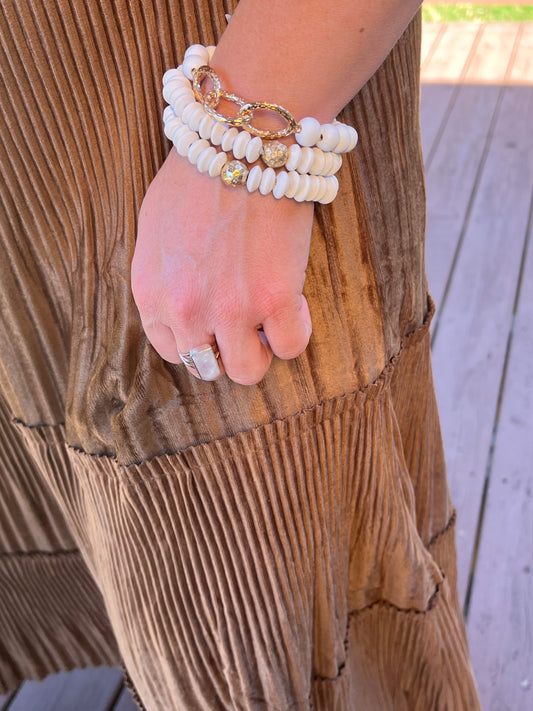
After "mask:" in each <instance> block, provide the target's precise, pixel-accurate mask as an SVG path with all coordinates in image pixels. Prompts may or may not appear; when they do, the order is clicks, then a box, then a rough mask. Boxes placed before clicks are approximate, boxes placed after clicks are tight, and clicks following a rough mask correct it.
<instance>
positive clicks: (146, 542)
mask: <svg viewBox="0 0 533 711" xmlns="http://www.w3.org/2000/svg"><path fill="white" fill-rule="evenodd" d="M232 9H233V7H232V3H231V2H227V1H226V0H180V1H178V0H175V1H174V0H172V1H170V0H129V1H128V0H71V1H69V0H0V52H1V54H0V72H1V77H0V137H1V151H0V170H1V173H0V188H1V200H0V246H1V252H0V284H1V289H0V299H1V303H0V307H1V308H0V319H1V325H0V385H1V388H0V392H1V400H0V404H1V409H0V412H1V420H0V458H1V459H0V462H1V466H2V471H1V473H0V693H3V692H5V691H6V690H8V689H11V688H13V687H15V686H16V685H17V684H19V683H20V682H21V681H22V680H23V679H25V678H39V677H43V676H45V675H46V674H48V673H51V672H55V671H59V670H62V669H71V668H73V667H77V666H85V665H98V664H102V663H105V664H119V663H124V664H125V666H126V668H127V670H128V672H129V674H130V676H131V678H132V680H133V683H134V684H135V686H136V688H137V690H138V693H139V695H140V698H141V700H142V703H143V704H144V706H145V707H146V709H147V710H148V711H226V710H230V709H231V710H235V711H308V710H310V709H314V711H475V710H476V709H478V708H479V705H478V701H477V697H476V691H475V685H474V681H473V678H472V673H471V668H470V662H469V658H468V650H467V646H466V641H465V636H464V629H463V623H462V619H461V613H460V609H459V606H458V600H457V593H456V573H455V549H454V521H455V516H454V510H453V507H452V504H451V503H450V499H449V494H448V488H447V482H446V472H445V464H444V458H443V450H442V443H441V437H440V429H439V420H438V413H437V408H436V403H435V396H434V389H433V382H432V374H431V364H430V342H429V331H428V329H429V322H430V319H431V312H432V305H431V301H430V300H429V297H428V295H427V286H426V278H425V272H424V221H425V213H424V202H425V195H424V177H423V167H422V157H421V149H420V139H419V119H418V108H419V104H418V102H419V39H420V17H419V16H417V17H416V18H415V19H414V20H413V22H412V23H411V25H410V26H409V27H408V29H407V30H406V32H405V34H404V36H403V37H402V38H401V40H400V41H399V42H398V44H397V45H396V47H395V48H394V49H393V50H392V52H391V54H390V56H389V57H388V58H387V59H386V61H385V63H384V64H383V65H382V67H381V68H380V69H379V70H378V72H377V73H376V74H375V76H374V77H373V78H372V79H371V80H370V81H369V82H368V84H367V85H366V86H365V87H364V88H363V89H362V91H361V92H360V94H359V95H358V96H357V97H356V98H355V99H354V100H353V102H352V103H351V104H350V105H349V106H348V107H347V108H346V109H345V112H344V114H343V119H344V120H345V121H347V122H349V123H351V124H353V125H354V126H356V127H357V129H358V130H359V133H360V143H359V146H358V147H357V149H356V151H355V152H353V153H352V154H350V155H349V156H348V157H347V159H346V160H345V161H344V165H343V168H342V171H341V174H340V192H339V195H338V197H337V199H336V200H335V202H334V203H333V204H332V205H328V206H317V209H316V213H315V214H316V219H315V224H314V234H313V239H312V248H311V256H310V262H309V268H308V273H307V282H306V286H305V293H306V295H307V298H308V300H309V304H310V308H311V313H312V315H313V321H314V332H313V336H312V338H311V342H310V344H309V347H308V348H307V350H306V351H305V353H304V354H303V355H302V356H300V357H299V358H297V359H296V360H292V361H288V362H284V361H280V360H275V361H274V363H273V365H272V367H271V369H270V370H269V372H268V374H267V376H266V377H265V378H264V380H263V381H262V382H261V383H260V384H259V385H257V386H254V387H243V386H239V385H236V384H234V383H232V382H231V381H230V380H228V379H227V378H223V379H221V380H220V381H217V382H216V383H204V382H200V381H198V380H195V379H194V378H191V377H190V376H189V375H188V373H187V372H186V370H185V368H184V367H183V366H174V365H170V364H168V363H166V362H164V361H163V360H162V359H161V358H160V357H159V356H158V355H157V354H156V353H155V351H154V350H153V349H152V347H151V346H150V345H149V343H148V342H147V340H146V338H145V337H144V335H143V332H142V329H141V326H140V321H139V317H138V314H137V310H136V308H135V305H134V303H133V300H132V296H131V292H130V284H129V265H130V261H131V257H132V253H133V248H134V240H135V231H136V219H137V214H138V211H139V206H140V204H141V201H142V198H143V195H144V193H145V191H146V189H147V187H148V185H149V183H150V181H151V180H152V178H153V176H154V174H155V173H156V171H157V169H158V167H159V166H160V165H161V164H162V162H163V160H164V158H165V156H166V154H167V153H168V151H169V150H170V144H169V142H168V141H167V140H166V138H165V137H164V135H163V132H162V124H161V113H162V109H163V100H162V98H161V94H160V86H161V77H162V74H163V72H164V71H165V69H167V68H169V67H172V66H176V64H177V63H178V60H179V59H180V58H182V57H183V52H184V49H185V47H186V46H187V45H189V44H191V43H194V42H198V41H199V42H202V43H204V44H212V43H215V42H216V41H217V39H218V37H219V36H220V35H221V33H222V32H223V30H224V27H225V19H224V13H225V12H231V10H232ZM354 41H356V39H355V38H354ZM207 179H208V178H206V180H207ZM265 199H271V198H265ZM36 711H38V709H36Z"/></svg>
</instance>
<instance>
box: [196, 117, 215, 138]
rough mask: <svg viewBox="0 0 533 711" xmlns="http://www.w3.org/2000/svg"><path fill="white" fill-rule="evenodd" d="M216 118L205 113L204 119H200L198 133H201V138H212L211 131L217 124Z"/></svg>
mask: <svg viewBox="0 0 533 711" xmlns="http://www.w3.org/2000/svg"><path fill="white" fill-rule="evenodd" d="M215 123H216V122H215V119H214V118H211V116H209V114H205V116H204V117H203V119H202V120H201V121H200V125H199V127H198V133H199V134H200V137H201V138H211V131H212V130H213V126H214V124H215Z"/></svg>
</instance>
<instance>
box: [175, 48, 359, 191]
mask: <svg viewBox="0 0 533 711" xmlns="http://www.w3.org/2000/svg"><path fill="white" fill-rule="evenodd" d="M214 51H215V47H203V46H202V45H199V44H195V45H192V47H189V48H188V49H187V51H186V52H185V57H184V60H183V64H182V65H181V66H179V67H177V68H176V69H169V70H168V71H167V72H165V74H164V76H163V97H164V99H165V100H166V101H167V103H168V104H169V105H168V106H167V107H166V109H165V111H164V113H163V121H164V124H165V135H166V136H167V137H168V138H169V139H170V140H171V141H172V142H173V144H174V145H175V147H176V150H177V152H178V153H179V154H180V155H181V156H184V157H187V158H188V160H189V162H190V163H192V164H193V165H195V166H196V167H197V169H198V170H199V171H200V172H201V173H207V174H209V175H210V176H211V177H217V176H220V177H221V179H222V180H223V181H224V183H225V184H226V185H229V186H232V187H237V186H243V185H246V188H247V189H248V191H249V192H254V191H256V190H259V192H260V193H261V194H262V195H267V194H268V193H272V194H273V196H274V197H275V198H278V199H279V198H282V197H288V198H293V199H294V200H296V201H298V202H303V201H316V202H320V203H323V204H326V203H329V202H331V201H332V200H333V199H334V198H335V196H336V195H337V191H338V187H339V183H338V180H337V178H336V176H335V174H336V173H337V171H338V170H339V168H340V167H341V164H342V154H343V153H347V152H348V151H351V150H352V149H353V148H355V146H356V144H357V138H358V136H357V131H356V130H355V129H354V128H352V127H351V126H348V125H346V124H343V123H341V122H339V121H333V122H332V123H327V124H322V125H321V124H320V123H319V121H317V120H316V119H314V118H311V117H307V118H303V119H302V120H301V121H300V122H297V121H296V120H295V119H294V117H293V116H292V114H291V113H290V112H289V111H287V109H284V108H283V107H282V106H279V105H278V104H271V103H267V102H258V101H256V102H249V101H246V100H245V99H243V98H241V97H239V96H236V95H235V94H232V93H230V92H228V91H226V90H224V89H223V88H222V87H221V85H220V80H219V78H218V76H217V75H216V73H215V72H214V71H213V69H211V67H210V66H209V62H210V61H211V58H212V56H213V53H214ZM206 79H209V80H210V82H211V84H212V88H211V89H210V90H209V91H204V90H203V88H202V85H203V83H204V81H205V80H206ZM221 100H223V101H225V102H230V103H232V104H235V105H236V106H237V107H238V111H237V113H236V115H234V116H229V115H227V114H224V113H221V112H220V110H219V104H220V102H221ZM256 111H261V112H264V111H269V112H274V113H276V114H278V116H281V118H282V119H283V121H284V122H285V124H286V125H285V126H284V128H282V129H280V130H278V131H268V130H263V129H260V128H258V127H257V126H255V125H254V112H256ZM293 134H294V138H295V141H296V142H295V143H293V144H291V145H289V146H287V145H286V144H285V143H283V142H281V141H280V140H279V139H280V138H285V137H287V136H291V135H293ZM258 161H261V164H260V163H258ZM250 166H251V167H250ZM262 166H266V167H262Z"/></svg>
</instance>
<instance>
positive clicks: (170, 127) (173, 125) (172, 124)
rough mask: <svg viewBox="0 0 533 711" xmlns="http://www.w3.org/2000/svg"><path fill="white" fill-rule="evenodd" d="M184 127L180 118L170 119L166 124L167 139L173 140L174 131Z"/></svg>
mask: <svg viewBox="0 0 533 711" xmlns="http://www.w3.org/2000/svg"><path fill="white" fill-rule="evenodd" d="M182 126H183V124H182V122H181V121H180V119H178V118H173V119H170V121H167V122H166V123H165V129H164V130H165V136H166V137H167V138H172V134H173V133H174V131H175V130H176V129H178V128H181V127H182Z"/></svg>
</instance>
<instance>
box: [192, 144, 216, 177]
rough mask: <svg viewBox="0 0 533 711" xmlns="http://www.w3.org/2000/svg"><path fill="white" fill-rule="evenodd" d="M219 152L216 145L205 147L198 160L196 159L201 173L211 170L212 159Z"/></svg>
mask: <svg viewBox="0 0 533 711" xmlns="http://www.w3.org/2000/svg"><path fill="white" fill-rule="evenodd" d="M216 154H217V149H216V148H215V147H214V146H208V147H207V148H205V149H204V150H203V151H202V152H201V153H200V155H199V156H198V160H197V161H196V167H197V168H198V170H199V171H200V173H205V172H207V171H208V170H209V166H210V165H211V161H212V160H213V158H214V157H215V156H216Z"/></svg>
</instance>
